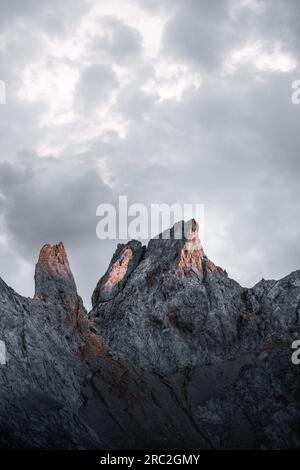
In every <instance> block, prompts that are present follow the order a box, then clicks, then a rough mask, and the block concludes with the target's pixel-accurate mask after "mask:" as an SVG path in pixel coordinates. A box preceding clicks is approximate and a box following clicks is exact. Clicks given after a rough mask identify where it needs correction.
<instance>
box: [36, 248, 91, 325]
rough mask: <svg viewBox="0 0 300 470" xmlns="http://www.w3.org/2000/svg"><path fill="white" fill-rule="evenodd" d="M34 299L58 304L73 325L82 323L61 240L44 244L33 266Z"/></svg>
mask: <svg viewBox="0 0 300 470" xmlns="http://www.w3.org/2000/svg"><path fill="white" fill-rule="evenodd" d="M34 278H35V296H34V298H35V300H37V301H39V302H46V303H51V304H56V305H59V307H60V308H62V309H63V310H65V312H67V317H68V320H69V322H71V324H72V325H73V326H78V323H82V321H81V320H82V318H83V316H84V312H85V310H84V307H83V304H82V300H81V298H80V297H79V296H78V293H77V287H76V284H75V280H74V277H73V274H72V271H71V268H70V264H69V260H68V256H67V253H66V250H65V247H64V244H63V243H62V242H60V243H58V244H57V245H53V246H52V245H49V244H46V245H44V246H43V248H42V249H41V251H40V255H39V259H38V262H37V264H36V268H35V277H34Z"/></svg>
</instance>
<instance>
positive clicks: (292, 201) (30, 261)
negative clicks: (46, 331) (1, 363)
mask: <svg viewBox="0 0 300 470" xmlns="http://www.w3.org/2000/svg"><path fill="white" fill-rule="evenodd" d="M299 24H300V2H299V1H298V0H276V1H274V0H273V1H271V0H262V1H260V0H233V1H231V0H228V1H227V0H64V1H61V0H1V1H0V58H1V60H0V79H1V80H4V81H5V82H6V86H7V104H6V105H0V149H1V153H0V276H1V277H2V278H3V279H4V280H5V281H6V282H7V283H8V284H9V285H11V286H12V287H13V288H14V289H16V290H17V291H18V292H20V293H22V294H24V295H26V296H31V295H32V293H33V273H34V264H35V262H36V260H37V257H38V252H39V250H40V248H41V246H42V245H43V244H44V243H57V242H58V241H60V240H62V241H63V242H64V243H65V246H66V248H67V251H68V254H69V258H70V263H71V266H72V269H73V273H74V275H75V278H76V282H77V286H78V290H79V293H80V294H81V295H82V296H83V298H84V301H85V303H86V305H88V304H89V299H90V296H91V293H92V291H93V289H94V287H95V285H96V283H97V281H98V279H99V277H100V276H101V275H102V274H103V272H104V271H105V270H106V268H107V266H108V263H109V261H110V258H111V256H112V254H113V251H114V249H115V247H116V242H112V241H107V242H103V241H100V240H98V239H97V238H96V223H97V219H96V215H95V213H96V208H97V206H98V205H99V204H100V203H102V202H115V201H116V198H117V196H118V195H119V194H126V195H128V198H129V202H142V203H146V204H150V203H173V202H179V203H182V204H183V203H194V204H196V203H201V204H204V205H205V251H206V253H207V255H208V256H209V257H210V258H211V259H212V260H213V261H215V262H216V263H217V264H219V265H220V266H222V267H223V268H226V269H227V271H228V273H229V275H230V276H231V277H233V278H235V279H236V280H238V281H239V282H240V283H241V284H242V285H246V286H250V285H253V284H255V283H256V282H258V281H259V280H260V279H261V278H262V277H264V278H279V277H281V276H284V275H286V274H288V273H289V272H290V271H292V270H295V269H298V268H300V243H299V238H300V218H299V200H300V184H299V176H300V171H299V170H300V156H299V148H300V147H299V144H300V105H298V106H296V105H294V104H292V101H291V94H292V88H291V86H292V82H293V81H294V80H295V79H300V70H299V52H300V28H299Z"/></svg>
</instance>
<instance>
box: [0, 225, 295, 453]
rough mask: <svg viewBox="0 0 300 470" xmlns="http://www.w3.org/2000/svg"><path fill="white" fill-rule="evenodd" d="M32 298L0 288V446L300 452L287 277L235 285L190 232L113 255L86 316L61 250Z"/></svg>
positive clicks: (38, 277) (179, 230) (44, 253)
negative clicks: (0, 359)
mask: <svg viewBox="0 0 300 470" xmlns="http://www.w3.org/2000/svg"><path fill="white" fill-rule="evenodd" d="M35 281H36V291H35V297H34V299H26V298H24V297H21V296H19V295H18V294H17V293H15V292H14V291H13V290H12V289H11V288H9V287H8V286H7V285H6V284H5V283H4V282H3V281H2V280H0V322H1V334H2V337H1V338H0V339H1V340H3V341H5V344H6V348H7V358H8V362H7V365H6V366H1V367H0V385H1V387H0V395H1V397H0V398H1V400H0V433H1V446H2V447H4V448H10V447H26V448H27V447H34V448H73V449H77V448H80V449H82V448H85V449H128V448H153V449H168V448H169V449H170V448H176V449H189V448H190V449H193V448H200V449H201V448H203V449H214V448H217V449H224V448H225V449H227V448H270V449H277V448H297V447H299V446H300V435H299V423H300V398H299V397H300V380H299V378H300V377H299V375H300V368H299V367H296V366H294V365H293V364H292V361H291V352H292V350H291V344H292V341H293V340H294V339H297V338H299V337H300V334H299V333H300V323H299V322H300V306H299V299H300V271H296V272H294V273H291V274H290V275H289V276H286V277H285V278H284V279H282V280H279V281H274V280H271V281H265V280H262V281H260V282H259V283H258V284H256V286H254V287H253V288H251V289H246V288H243V287H241V286H240V285H239V284H238V283H237V282H236V281H234V280H233V279H231V278H230V277H228V275H227V273H226V271H224V270H223V269H221V268H220V267H218V266H216V265H215V264H214V263H213V262H212V261H211V260H210V259H209V258H208V257H207V256H206V254H205V251H204V249H203V247H202V244H201V241H200V238H199V227H198V224H197V223H196V221H195V220H191V221H189V222H186V223H179V224H175V226H174V227H172V228H171V229H170V230H169V231H167V232H163V233H162V234H160V235H159V236H158V237H156V238H155V239H152V240H150V242H149V244H148V246H147V247H145V246H142V244H141V243H140V242H138V241H134V240H133V241H130V242H129V243H127V244H121V245H118V247H117V250H116V252H115V254H114V256H113V258H112V261H111V263H110V265H109V267H108V270H107V272H106V273H105V274H104V276H103V277H102V278H101V279H100V280H99V282H98V284H97V286H96V289H95V291H94V293H93V297H92V305H93V309H92V311H91V312H90V313H89V314H88V313H87V312H86V310H85V309H84V307H83V305H82V301H81V298H80V297H79V295H78V293H77V288H76V284H75V281H74V277H73V275H72V273H71V269H70V266H69V262H68V259H67V255H66V252H65V249H64V246H63V244H62V243H60V244H58V245H54V246H50V245H45V246H44V247H43V248H42V250H41V253H40V257H39V261H38V263H37V266H36V273H35Z"/></svg>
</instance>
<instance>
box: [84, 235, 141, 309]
mask: <svg viewBox="0 0 300 470" xmlns="http://www.w3.org/2000/svg"><path fill="white" fill-rule="evenodd" d="M143 252H144V249H143V247H142V244H141V243H140V242H138V241H135V240H133V241H131V242H129V243H128V244H127V245H122V244H120V245H118V248H117V251H116V253H115V254H114V256H113V259H112V261H111V263H110V265H109V268H108V270H107V271H106V273H105V275H104V276H103V277H102V278H101V279H100V281H99V282H98V284H97V287H96V289H95V290H94V293H93V296H92V305H93V306H95V305H97V304H98V303H101V302H105V301H107V300H110V299H113V298H114V297H115V296H116V295H117V294H118V292H120V291H121V290H122V288H123V286H124V285H125V283H126V281H127V279H128V277H129V276H130V274H131V273H132V272H133V271H134V269H135V268H136V266H137V265H138V264H139V262H140V260H141V258H142V255H143Z"/></svg>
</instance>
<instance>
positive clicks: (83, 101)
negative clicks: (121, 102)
mask: <svg viewBox="0 0 300 470" xmlns="http://www.w3.org/2000/svg"><path fill="white" fill-rule="evenodd" d="M117 86H118V80H117V77H116V74H115V73H114V71H113V70H111V69H110V68H109V67H107V66H106V65H104V64H94V65H90V66H88V67H86V68H84V69H83V71H82V73H81V77H80V80H79V83H78V85H77V87H76V90H75V95H74V100H75V107H77V106H78V107H79V110H81V111H94V110H95V109H96V108H97V107H98V106H99V105H100V104H103V103H105V101H106V100H107V99H108V98H109V96H110V93H111V92H112V90H114V89H115V88H116V87H117Z"/></svg>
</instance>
